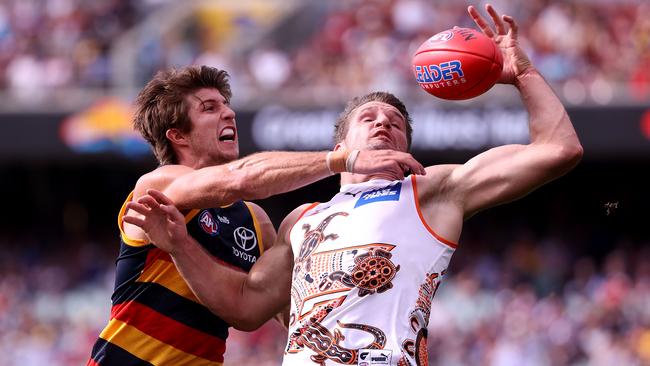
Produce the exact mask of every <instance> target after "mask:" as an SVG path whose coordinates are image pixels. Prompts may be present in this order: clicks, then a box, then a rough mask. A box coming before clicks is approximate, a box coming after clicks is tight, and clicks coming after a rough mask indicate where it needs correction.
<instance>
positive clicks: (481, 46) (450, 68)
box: [412, 27, 503, 100]
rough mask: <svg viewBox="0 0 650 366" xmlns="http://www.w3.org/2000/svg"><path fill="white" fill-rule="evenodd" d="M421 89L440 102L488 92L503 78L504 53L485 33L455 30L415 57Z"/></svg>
mask: <svg viewBox="0 0 650 366" xmlns="http://www.w3.org/2000/svg"><path fill="white" fill-rule="evenodd" d="M412 64H413V73H414V74H415V79H416V80H417V82H418V84H419V85H420V87H421V88H422V89H423V90H424V91H426V92H427V93H429V94H431V95H434V96H436V97H438V98H442V99H449V100H462V99H470V98H474V97H476V96H478V95H481V94H483V93H485V92H486V91H488V90H489V89H490V88H491V87H492V86H494V84H495V83H496V81H497V80H498V79H499V77H500V76H501V70H502V69H503V56H502V55H501V50H500V49H499V48H498V47H497V45H496V44H495V43H494V42H493V41H492V39H490V38H488V37H487V36H485V35H484V34H483V33H481V32H479V31H477V30H474V29H471V28H458V27H456V28H453V29H448V30H446V31H443V32H440V33H438V34H436V35H434V36H433V37H431V38H429V39H427V40H426V41H425V42H424V43H422V45H420V47H419V48H418V50H417V51H416V52H415V56H413V62H412Z"/></svg>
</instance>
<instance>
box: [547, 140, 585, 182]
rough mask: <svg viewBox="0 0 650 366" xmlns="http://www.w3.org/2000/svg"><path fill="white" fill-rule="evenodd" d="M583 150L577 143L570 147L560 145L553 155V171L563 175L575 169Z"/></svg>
mask: <svg viewBox="0 0 650 366" xmlns="http://www.w3.org/2000/svg"><path fill="white" fill-rule="evenodd" d="M583 155H584V149H583V148H582V145H581V144H580V143H579V142H576V143H575V144H571V145H562V146H561V147H560V148H559V149H557V150H556V153H555V154H554V158H553V159H554V163H553V165H554V166H555V170H556V172H557V173H558V174H560V175H563V174H565V173H567V172H568V171H570V170H571V169H573V168H575V166H576V165H578V163H579V162H580V160H582V156H583Z"/></svg>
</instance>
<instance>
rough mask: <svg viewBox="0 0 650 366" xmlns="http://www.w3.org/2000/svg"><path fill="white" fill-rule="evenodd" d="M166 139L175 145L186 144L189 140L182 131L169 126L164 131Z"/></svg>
mask: <svg viewBox="0 0 650 366" xmlns="http://www.w3.org/2000/svg"><path fill="white" fill-rule="evenodd" d="M165 136H166V137H167V139H168V140H169V141H170V142H171V143H172V144H175V145H180V146H187V145H188V144H189V142H188V141H187V137H186V136H185V134H184V133H182V132H181V131H180V130H179V129H178V128H170V129H168V130H167V132H165Z"/></svg>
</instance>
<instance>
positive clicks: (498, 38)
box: [467, 4, 532, 84]
mask: <svg viewBox="0 0 650 366" xmlns="http://www.w3.org/2000/svg"><path fill="white" fill-rule="evenodd" d="M485 10H487V12H488V14H490V17H491V18H492V21H493V22H494V27H495V29H496V33H495V32H494V31H493V30H492V28H491V27H490V25H488V23H487V21H486V20H485V19H484V18H483V16H481V14H479V12H478V11H477V10H476V8H474V7H473V6H469V7H468V8H467V12H468V13H469V15H470V16H471V17H472V19H474V22H475V23H476V25H478V27H479V28H480V29H481V31H483V34H485V35H486V36H488V37H490V38H492V40H493V41H494V42H495V43H496V44H497V46H499V48H500V49H501V52H502V53H503V71H502V72H501V78H499V81H498V82H499V83H502V84H515V83H516V81H517V77H518V76H520V75H522V74H523V73H525V72H526V71H528V69H530V68H532V64H531V62H530V60H529V59H528V56H527V55H526V53H525V52H524V51H523V50H522V49H521V47H520V46H519V41H518V40H517V32H518V29H519V28H518V26H517V23H515V20H514V19H513V18H512V17H511V16H509V15H503V16H501V17H499V14H498V13H497V12H496V10H494V8H493V7H492V5H490V4H487V5H485ZM502 20H503V21H502ZM504 21H505V22H506V23H508V25H509V27H508V29H507V30H506V26H505V24H504V23H503V22H504Z"/></svg>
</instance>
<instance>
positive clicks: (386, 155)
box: [354, 150, 426, 179]
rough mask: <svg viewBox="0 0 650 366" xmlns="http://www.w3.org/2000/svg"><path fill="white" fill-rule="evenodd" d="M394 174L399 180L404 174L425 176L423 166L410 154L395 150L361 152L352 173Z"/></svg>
mask: <svg viewBox="0 0 650 366" xmlns="http://www.w3.org/2000/svg"><path fill="white" fill-rule="evenodd" d="M386 171H390V172H394V173H396V174H397V175H398V177H399V178H400V179H403V178H404V172H405V171H410V172H411V173H413V174H420V175H425V174H426V172H425V170H424V166H422V164H420V163H419V162H418V161H417V160H415V158H413V156H411V154H409V153H405V152H401V151H395V150H363V151H361V152H359V156H358V157H357V160H356V162H355V164H354V173H359V174H371V173H381V172H386Z"/></svg>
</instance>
